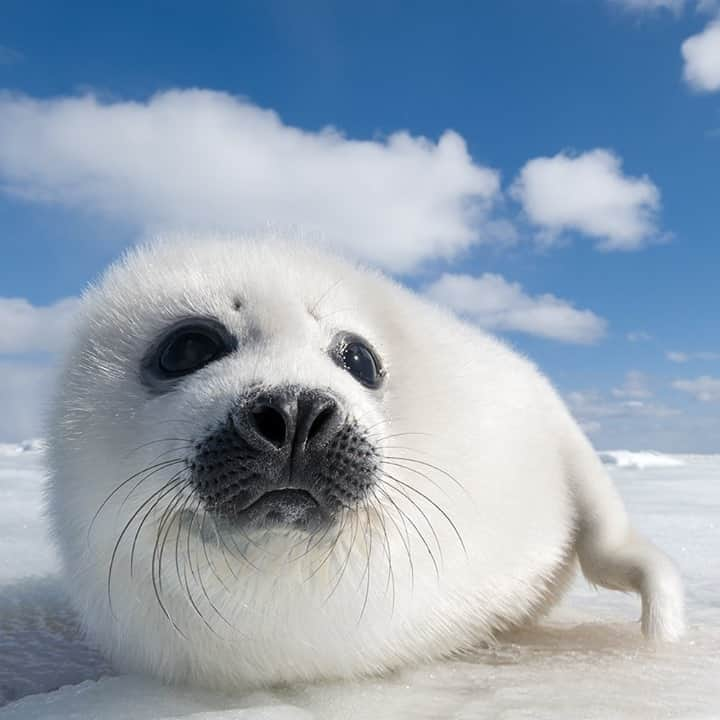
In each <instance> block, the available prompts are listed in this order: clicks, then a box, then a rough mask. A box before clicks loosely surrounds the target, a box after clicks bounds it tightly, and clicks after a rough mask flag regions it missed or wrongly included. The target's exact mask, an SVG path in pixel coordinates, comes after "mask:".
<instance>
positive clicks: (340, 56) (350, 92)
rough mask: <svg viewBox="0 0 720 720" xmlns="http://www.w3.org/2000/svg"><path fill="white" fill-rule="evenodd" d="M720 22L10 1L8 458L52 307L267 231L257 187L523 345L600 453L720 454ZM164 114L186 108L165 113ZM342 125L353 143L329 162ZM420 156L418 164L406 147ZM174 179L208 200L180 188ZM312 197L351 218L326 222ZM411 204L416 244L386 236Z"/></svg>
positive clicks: (2, 297) (43, 350)
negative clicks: (209, 238) (127, 265)
mask: <svg viewBox="0 0 720 720" xmlns="http://www.w3.org/2000/svg"><path fill="white" fill-rule="evenodd" d="M718 12H719V10H718V7H716V5H715V4H714V3H712V2H707V0H706V1H705V2H695V1H691V0H687V2H682V0H582V1H580V0H574V1H572V0H554V1H552V2H545V3H535V2H520V1H519V0H518V1H508V0H504V1H503V2H499V1H498V2H485V3H476V4H470V3H460V2H457V3H452V2H451V3H446V4H445V5H444V6H443V9H442V11H440V10H439V9H438V6H437V4H435V3H393V4H389V3H379V2H378V3H374V2H368V3H362V4H350V3H331V2H309V3H296V2H266V3H250V2H232V3H231V2H226V3H208V4H205V5H203V7H202V8H200V6H198V5H197V4H196V3H182V2H155V3H152V4H148V3H132V2H126V3H122V4H109V3H107V4H102V5H101V4H99V3H84V4H80V3H78V4H73V5H72V7H71V8H70V9H68V7H67V6H63V5H60V4H57V3H50V2H44V3H42V2H41V3H33V4H29V3H22V2H14V1H13V0H9V1H8V2H5V3H3V8H2V10H1V11H0V88H2V90H3V92H4V94H3V96H2V101H1V102H0V189H1V190H2V192H0V232H1V233H2V234H1V235H0V237H1V238H2V240H1V242H2V251H3V252H2V258H3V262H2V263H0V318H5V319H4V320H3V323H4V324H6V326H9V327H10V329H11V333H10V335H11V336H12V337H10V338H6V339H5V341H4V343H0V376H2V377H3V379H2V380H0V402H2V403H3V406H4V407H5V408H6V409H9V412H6V418H5V419H4V420H3V421H2V422H0V440H1V439H7V440H18V439H21V438H22V437H25V436H27V435H31V434H38V433H40V432H41V425H40V423H39V419H38V418H39V417H40V408H41V407H42V405H43V403H44V398H45V396H46V393H47V388H48V385H49V383H50V382H51V377H52V372H51V370H50V369H49V368H51V367H52V366H53V365H54V362H55V357H56V353H57V352H58V351H60V350H61V349H62V345H63V341H64V335H65V333H66V331H65V328H66V325H65V324H64V322H65V320H66V318H67V317H69V315H70V314H71V308H72V302H71V301H67V302H66V303H65V304H64V305H61V306H59V307H55V306H53V304H54V303H57V302H58V301H61V300H63V299H66V298H73V297H75V296H77V295H78V293H79V292H81V290H82V288H83V286H84V285H85V284H86V283H87V282H88V281H90V280H91V279H92V278H94V277H96V276H97V274H98V273H99V272H100V271H101V270H102V268H103V267H104V266H105V265H106V264H107V263H108V262H109V261H110V260H112V259H113V258H115V257H117V256H118V254H119V253H121V252H122V250H123V248H124V247H126V246H127V245H129V244H131V243H133V242H135V241H137V240H138V239H141V238H143V237H146V236H147V235H148V234H150V233H152V232H153V231H155V230H162V229H165V228H170V227H172V228H178V227H183V226H184V225H185V224H187V225H189V226H191V227H192V229H202V228H203V226H204V225H207V226H208V227H211V226H214V225H217V224H218V223H217V222H216V221H215V220H216V216H217V215H218V214H219V215H220V216H221V218H222V221H221V222H219V224H220V225H221V226H222V229H231V230H232V229H238V230H244V229H247V228H246V225H245V217H246V216H245V215H243V214H242V213H243V201H244V200H243V195H242V190H241V188H243V187H253V188H255V186H256V185H257V188H256V189H257V192H258V193H262V197H260V201H261V203H260V204H261V206H262V207H263V208H264V210H263V212H264V216H263V217H264V218H265V219H266V220H268V221H271V222H274V223H279V224H280V225H285V224H287V225H295V224H299V225H300V226H301V227H306V226H307V225H308V224H309V225H310V226H311V230H312V231H313V232H314V231H317V232H320V233H322V234H323V236H327V238H328V240H329V242H330V243H331V244H332V242H334V241H335V239H336V238H337V244H339V245H340V246H341V247H342V248H343V249H344V250H345V251H346V252H351V253H353V252H354V253H355V254H357V255H359V256H360V257H361V258H362V259H364V260H367V261H369V262H372V263H374V264H378V265H380V266H382V267H383V268H384V269H385V270H387V271H388V272H391V273H394V274H395V275H396V276H397V277H399V278H400V279H401V280H402V281H403V282H405V283H407V284H408V285H410V286H411V287H413V288H415V289H417V290H418V291H420V292H427V293H428V294H430V295H431V296H432V297H434V298H435V299H436V300H438V301H440V302H444V303H446V304H449V305H451V306H452V307H454V308H455V309H456V310H458V311H459V312H461V314H464V315H466V316H467V317H468V318H469V319H471V320H472V321H474V322H477V323H478V324H480V325H483V326H485V327H488V328H489V329H491V330H494V331H496V332H498V333H499V334H501V335H503V336H504V337H506V338H508V339H509V340H510V342H512V344H513V345H515V346H516V347H517V348H518V349H520V350H521V351H522V352H524V353H526V354H528V355H529V356H530V357H532V358H533V359H534V360H535V361H537V363H538V364H539V365H540V366H541V368H542V369H543V370H544V371H545V372H547V374H548V375H549V376H550V377H551V378H552V380H553V381H554V382H555V383H556V385H557V386H558V387H559V389H560V390H561V392H562V393H563V394H564V395H565V396H566V397H567V398H568V402H569V403H570V406H571V408H572V409H573V410H574V411H575V413H576V414H577V415H578V417H579V419H580V420H581V422H582V423H583V424H584V426H585V427H586V429H587V430H588V431H589V432H590V434H591V437H592V438H593V440H594V441H595V443H596V444H597V445H598V446H600V447H611V446H615V447H621V446H622V447H628V446H629V447H631V448H645V447H652V448H656V449H659V450H668V451H701V452H711V451H720V336H719V333H718V321H717V317H716V314H717V310H718V307H720V302H719V301H720V283H718V280H717V275H718V269H719V268H720V244H719V243H718V232H717V228H718V227H720V191H719V190H718V188H719V187H720V162H719V160H720V69H719V68H718V64H720V47H718V45H720V30H718V32H717V33H716V32H715V28H716V27H717V25H716V18H717V17H719V16H718ZM688 38H697V39H696V40H693V41H692V42H690V43H689V44H688ZM193 88H197V89H202V90H208V91H215V92H216V93H223V95H212V94H207V93H206V94H202V93H200V94H191V93H190V94H189V93H188V92H187V91H188V90H190V89H193ZM166 91H180V92H179V93H176V94H175V95H171V96H165V100H164V101H162V102H161V101H158V93H164V92H166ZM160 97H162V96H160ZM63 102H65V103H70V104H69V105H62V103H63ZM131 102H135V103H137V104H136V105H131V104H129V103H131ZM73 103H79V104H73ZM83 103H84V104H83ZM63 108H65V110H66V109H67V108H70V111H71V112H72V116H71V118H70V119H69V120H68V118H67V117H66V116H65V115H64V114H63V113H64V112H65V110H64V109H63ZM103 108H104V109H109V112H107V113H103V112H101V111H102V109H103ZM133 108H134V110H133ZM260 109H263V110H272V111H274V113H276V114H277V117H276V118H275V120H272V119H270V118H269V117H268V116H267V115H263V113H262V112H261V110H260ZM197 113H201V114H202V118H203V119H202V120H201V121H198V120H197V118H198V117H199V116H198V115H197ZM136 115H137V116H138V117H139V119H137V120H136V119H133V118H134V117H135V116H136ZM3 116H4V118H3ZM131 116H132V117H131ZM168 118H169V119H168ZM193 118H194V119H193ZM208 118H210V120H208ZM219 119H222V122H219ZM136 122H137V123H139V124H133V123H136ZM163 122H164V123H168V122H169V123H170V124H171V125H172V127H173V132H171V133H163V130H162V127H163V126H162V123H163ZM198 122H201V123H205V122H207V123H208V124H207V125H206V124H203V125H202V129H201V130H198V129H197V127H198V126H197V123H198ZM273 122H274V123H275V125H273ZM67 123H70V125H67ZM193 123H196V124H195V125H193ZM220 125H221V126H222V127H223V128H225V129H224V130H222V131H219V134H217V135H214V128H216V127H218V126H220ZM328 126H332V127H333V128H335V129H336V130H337V131H338V133H340V134H341V138H340V139H338V140H337V141H328V140H327V139H323V138H324V137H325V136H324V135H323V133H322V131H323V128H327V127H328ZM68 127H71V128H73V129H77V132H76V133H75V135H73V132H74V130H73V132H70V131H69V130H68ZM157 127H160V130H157ZM193 127H194V128H195V129H194V130H193V129H192V128H193ZM139 128H140V129H139ZM148 128H155V129H156V130H148ZM290 128H297V129H299V130H301V131H303V133H301V136H300V138H299V139H298V138H295V137H294V136H293V135H292V132H291V130H290ZM448 130H451V131H454V133H455V134H456V135H453V136H452V138H451V139H450V140H448V142H447V144H446V145H442V142H441V140H440V138H442V137H443V133H445V132H446V131H448ZM155 131H157V132H159V133H160V135H158V136H157V137H159V138H161V139H162V141H163V143H164V149H163V150H162V151H160V150H158V151H157V153H156V151H155V148H156V147H157V145H158V142H157V140H154V139H153V138H155V137H156V136H152V137H150V138H149V139H147V138H145V140H143V141H142V142H147V143H150V144H149V145H142V142H141V140H139V139H138V138H139V137H140V136H143V137H144V136H145V134H148V133H151V132H155ZM401 131H405V132H406V133H407V135H406V136H405V137H406V138H407V144H409V146H410V149H409V150H408V151H407V152H406V150H403V147H404V146H403V147H398V146H397V145H396V144H395V145H393V143H392V142H391V140H390V138H391V137H392V136H393V134H394V133H397V132H401ZM256 132H257V133H260V134H259V135H258V136H257V137H256V136H255V135H253V133H256ZM193 133H195V134H193ZM243 134H244V135H245V136H246V137H243ZM70 136H71V137H70ZM421 137H423V138H426V139H427V140H426V141H422V140H420V138H421ZM68 138H69V139H68ZM187 138H192V142H191V141H190V140H188V141H187V142H186V139H187ZM258 138H259V139H258ZM293 138H294V139H293ZM353 141H369V142H367V143H365V144H358V143H355V144H352V143H353ZM245 142H247V143H249V145H247V146H246V145H243V143H245ZM265 142H267V143H268V153H270V155H269V156H270V157H273V158H276V160H277V161H278V162H277V164H276V165H272V164H271V167H272V168H273V172H277V173H279V174H278V176H277V177H276V176H272V177H270V178H269V179H266V181H263V182H258V183H254V176H253V174H252V173H253V172H261V173H264V167H261V168H260V169H257V170H254V171H253V170H251V169H248V168H245V169H241V170H237V168H236V167H235V166H233V167H230V166H228V168H226V169H225V170H223V172H224V173H226V177H227V182H226V183H225V184H224V185H222V186H218V189H219V191H221V192H218V191H216V190H215V188H214V187H213V185H212V183H213V182H214V180H211V181H210V184H209V186H208V188H207V190H208V194H207V195H202V194H200V193H195V194H193V193H194V190H193V188H194V187H195V186H193V185H192V176H193V175H194V176H196V177H201V176H202V177H204V176H205V175H207V176H213V172H212V170H213V165H212V162H215V163H217V162H222V158H223V147H225V146H228V147H236V144H237V147H238V148H240V147H249V148H250V150H252V148H253V147H254V144H258V143H259V144H260V145H262V143H265ZM288 142H289V143H290V147H291V149H290V150H287V143H288ZM78 143H81V144H82V145H81V146H79V145H78ZM173 143H174V144H173ZM203 143H207V146H208V151H207V153H206V155H205V156H203ZM423 143H425V144H423ZM441 146H442V147H441ZM263 147H265V146H263ZM278 148H280V149H278ZM238 152H239V151H238ZM283 153H285V154H283ZM313 153H318V156H317V162H316V161H315V156H314V155H313ZM348 153H349V154H350V156H351V157H352V158H354V160H353V163H355V162H357V163H358V164H357V165H356V164H353V163H349V162H348V161H347V157H348ZM408 154H409V155H411V156H412V161H410V160H407V157H408ZM178 157H179V158H181V160H182V162H181V164H180V165H172V167H171V164H172V163H174V162H176V159H177V158H178ZM241 157H242V155H238V156H233V163H235V165H237V164H239V163H240V162H241V160H240V159H239V158H241ZM78 158H80V159H78ZM213 158H215V160H213ZM217 158H219V159H220V160H217ZM284 158H286V159H287V168H289V169H283V164H282V161H283V159H284ZM536 161H539V162H536ZM228 162H229V161H228ZM164 167H169V168H170V169H169V170H168V171H167V173H168V174H177V173H178V167H180V168H181V169H182V172H183V174H185V173H187V175H188V178H189V179H188V178H185V177H183V179H182V181H179V182H180V184H182V183H186V184H185V185H183V186H182V187H181V188H179V189H178V187H176V185H175V184H173V183H168V184H167V186H166V185H163V182H164V181H160V180H158V179H157V178H158V176H159V175H161V174H162V172H163V168H164ZM358 167H359V168H360V169H359V170H358ZM278 168H280V169H279V170H278ZM350 168H352V170H351V169H350ZM235 172H238V173H241V174H240V175H237V176H236V175H234V174H233V173H235ZM242 173H244V174H242ZM204 174H205V175H204ZM296 175H297V179H296V181H295V182H297V183H298V184H305V185H308V184H311V185H312V186H313V187H317V188H319V190H318V191H317V192H318V193H320V194H321V193H322V192H323V189H327V191H328V193H329V194H328V200H327V206H328V207H330V208H331V209H332V208H339V210H337V209H336V210H333V212H332V213H331V214H330V215H328V216H325V215H324V214H323V212H324V210H323V207H324V206H323V202H318V203H317V208H315V207H314V208H313V210H312V212H310V211H309V210H305V208H306V207H307V205H308V204H311V205H314V204H313V203H308V198H307V196H306V195H302V194H298V193H299V192H300V191H299V190H297V188H295V187H294V186H293V178H294V177H295V176H296ZM361 176H362V177H361ZM213 177H214V176H213ZM223 177H225V175H223ZM368 177H369V178H372V182H371V184H375V185H377V186H378V187H381V188H382V186H383V182H387V183H388V187H389V188H391V190H389V195H390V198H389V199H388V198H382V199H383V201H385V200H387V208H385V210H380V211H378V212H377V217H378V221H377V224H373V223H372V222H371V220H368V221H367V222H368V224H367V225H364V224H362V225H361V227H360V229H359V230H358V231H357V234H356V235H355V236H350V235H347V234H346V233H344V232H343V214H342V209H343V208H344V207H345V203H347V216H346V217H345V222H346V223H353V226H354V227H356V228H357V222H356V219H357V218H362V219H363V220H362V222H363V223H364V222H365V218H370V217H371V216H373V213H375V210H376V208H375V207H374V205H373V202H374V200H373V198H375V197H376V196H375V195H373V194H372V192H370V191H369V190H367V184H368V182H367V178H368ZM358 178H360V179H358ZM197 182H200V181H199V180H198V181H197ZM233 183H236V185H235V186H236V187H237V190H236V196H233V195H232V191H230V192H229V193H228V194H227V196H226V191H227V185H228V184H230V185H231V186H232V185H233ZM244 183H246V184H247V185H246V184H244ZM161 185H162V188H161V190H158V189H157V188H158V187H160V186H161ZM206 185H207V184H206ZM198 187H201V188H202V189H204V188H205V187H206V186H205V185H203V186H198ZM279 188H281V189H279ZM335 188H338V190H337V192H336V194H332V193H334V192H335ZM173 193H177V194H173ZM393 193H396V194H397V198H395V197H394V196H393ZM316 194H317V193H316ZM218 195H221V196H222V197H223V198H224V200H218V201H217V207H216V206H215V201H216V198H217V197H218ZM188 197H192V198H193V200H191V201H188ZM234 197H235V199H237V203H234V202H231V201H233V198H234ZM415 197H418V198H419V199H418V201H417V204H416V205H417V217H414V216H413V213H414V212H415V209H416V208H415V204H414V203H413V202H411V201H412V200H413V198H415ZM195 198H197V199H196V200H195ZM408 198H410V202H409V201H408ZM438 198H439V199H438ZM189 202H190V204H192V203H193V202H196V203H197V207H196V208H194V207H193V208H190V209H188V203H189ZM223 202H224V203H226V204H222V203H223ZM248 202H249V201H248ZM227 203H230V204H231V205H232V206H233V208H234V207H235V205H237V209H236V211H233V209H229V207H228V205H227ZM397 203H401V204H402V208H403V213H402V222H401V225H402V227H401V228H399V229H398V228H396V227H395V226H394V225H393V223H388V222H386V221H384V218H396V217H398V215H397V212H396V210H397ZM255 205H257V198H256V201H255ZM300 206H302V208H303V210H302V211H298V210H297V208H298V207H300ZM385 211H386V212H385ZM328 212H329V211H328ZM384 213H385V214H384ZM383 222H384V226H385V228H388V229H387V230H386V232H387V235H386V236H385V235H383V232H384V231H383V230H382V229H381V225H382V223H383ZM388 226H390V227H388ZM379 228H380V229H379ZM427 228H433V230H427ZM418 229H421V230H422V233H425V234H422V233H421V234H422V238H420V237H418V235H417V232H418ZM361 231H362V232H365V233H366V236H368V239H367V241H366V240H365V236H363V234H362V232H361ZM370 236H371V237H370ZM343 237H345V240H343V239H342V238H343ZM343 243H344V244H343ZM393 243H396V248H395V250H394V251H393V253H392V254H390V253H389V251H388V250H387V248H388V247H390V246H391V245H392V244H393ZM608 248H610V249H608ZM463 278H464V280H463ZM547 295H552V296H554V299H550V300H548V299H547V298H546V296H547ZM8 299H13V301H12V302H11V301H9V300H8ZM46 306H52V307H51V308H50V309H47V310H45V311H44V310H43V308H44V307H46ZM53 307H54V309H53ZM28 328H30V329H31V330H32V332H30V331H29V330H28ZM34 335H38V336H41V337H42V338H44V339H42V340H39V339H38V338H37V337H34ZM668 353H671V355H670V356H668Z"/></svg>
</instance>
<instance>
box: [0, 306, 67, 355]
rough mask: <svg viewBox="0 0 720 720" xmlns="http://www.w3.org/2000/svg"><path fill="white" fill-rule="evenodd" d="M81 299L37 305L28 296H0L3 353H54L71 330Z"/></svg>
mask: <svg viewBox="0 0 720 720" xmlns="http://www.w3.org/2000/svg"><path fill="white" fill-rule="evenodd" d="M78 303H79V301H78V299H77V298H64V299H62V300H58V301H57V302H56V303H53V304H52V305H48V306H45V307H37V306H35V305H31V304H30V303H29V302H28V301H27V300H25V299H24V298H3V297H0V327H2V329H3V331H2V333H1V334H0V354H8V353H25V352H54V351H56V350H58V349H61V348H63V347H64V346H65V344H66V342H67V339H68V335H69V333H70V332H71V328H72V321H73V316H74V314H75V312H76V310H77V307H78Z"/></svg>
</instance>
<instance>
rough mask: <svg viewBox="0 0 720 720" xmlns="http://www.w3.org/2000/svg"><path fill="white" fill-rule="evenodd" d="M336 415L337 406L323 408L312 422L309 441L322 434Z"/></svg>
mask: <svg viewBox="0 0 720 720" xmlns="http://www.w3.org/2000/svg"><path fill="white" fill-rule="evenodd" d="M334 414H335V405H328V406H327V407H325V408H323V409H322V410H321V411H320V412H319V413H318V414H317V416H316V417H315V419H314V420H313V421H312V424H311V425H310V428H309V430H308V434H307V439H308V440H312V439H313V438H314V437H315V436H316V435H318V434H319V433H321V432H322V431H323V429H324V428H325V427H326V426H327V424H328V423H329V422H330V420H331V418H332V416H333V415H334Z"/></svg>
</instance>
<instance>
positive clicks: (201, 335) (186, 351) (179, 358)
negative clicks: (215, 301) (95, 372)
mask: <svg viewBox="0 0 720 720" xmlns="http://www.w3.org/2000/svg"><path fill="white" fill-rule="evenodd" d="M234 348H235V340H234V338H233V337H232V336H231V335H230V333H229V332H228V331H227V330H226V329H225V327H224V326H223V325H221V324H220V323H219V322H217V321H216V320H212V319H210V318H198V319H193V320H189V321H183V322H181V323H180V324H178V325H177V326H175V327H173V328H172V329H171V330H170V331H169V332H168V333H167V334H166V335H165V336H164V337H163V338H162V339H161V340H160V341H159V343H158V344H157V345H156V346H155V348H154V349H153V350H151V351H150V353H149V354H148V356H147V357H146V358H145V359H144V361H143V379H144V380H145V382H146V384H148V385H150V386H151V387H153V388H154V389H158V390H159V389H162V387H164V386H165V384H166V382H163V381H168V380H173V379H175V378H180V377H182V376H183V375H189V374H190V373H192V372H195V370H199V369H200V368H201V367H204V366H205V365H207V364H208V363H211V362H212V361H213V360H217V359H218V358H220V357H222V356H223V355H227V354H228V353H229V352H232V350H233V349H234ZM158 385H160V387H158Z"/></svg>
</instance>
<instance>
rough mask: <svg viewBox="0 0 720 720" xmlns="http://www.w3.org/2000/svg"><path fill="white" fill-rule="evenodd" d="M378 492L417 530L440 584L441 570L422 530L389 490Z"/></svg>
mask: <svg viewBox="0 0 720 720" xmlns="http://www.w3.org/2000/svg"><path fill="white" fill-rule="evenodd" d="M383 484H385V483H383ZM388 487H391V489H394V490H395V491H396V492H400V491H399V490H398V489H397V488H392V486H388ZM378 490H380V492H382V493H383V494H384V495H385V496H386V497H387V499H388V500H389V501H390V502H391V503H392V504H393V506H394V507H395V509H396V510H397V511H398V513H399V514H400V515H401V517H404V518H405V519H406V520H407V521H408V522H409V523H410V525H412V527H413V529H414V530H415V533H416V534H417V536H418V537H419V538H420V541H421V542H422V544H423V545H424V546H425V550H426V551H427V553H428V555H429V556H430V560H431V561H432V564H433V567H434V568H435V576H436V578H437V581H438V582H440V568H439V567H438V564H437V560H436V559H435V555H434V554H433V551H432V549H431V548H430V545H428V542H427V540H425V536H424V535H423V534H422V533H421V532H420V529H419V528H418V526H417V525H416V524H415V522H414V521H413V519H412V518H411V517H410V516H409V515H408V514H407V513H406V512H404V511H403V510H402V509H401V508H400V507H398V505H397V503H396V502H395V501H394V500H393V499H392V498H391V497H390V494H389V493H388V492H387V490H385V489H384V488H383V487H380V486H378Z"/></svg>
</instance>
